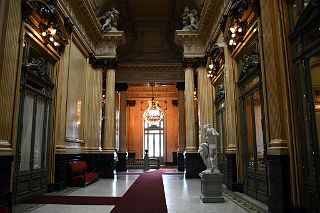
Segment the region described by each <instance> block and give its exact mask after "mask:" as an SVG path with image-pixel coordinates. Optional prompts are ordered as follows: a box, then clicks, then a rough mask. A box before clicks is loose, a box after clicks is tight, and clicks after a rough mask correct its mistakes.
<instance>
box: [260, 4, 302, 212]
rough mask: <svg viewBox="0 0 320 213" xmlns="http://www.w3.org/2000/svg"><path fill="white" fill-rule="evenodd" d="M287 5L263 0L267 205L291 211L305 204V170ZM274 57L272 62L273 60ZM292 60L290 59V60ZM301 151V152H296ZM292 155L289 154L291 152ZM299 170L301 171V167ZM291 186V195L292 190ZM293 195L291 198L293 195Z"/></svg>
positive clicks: (271, 209) (272, 210)
mask: <svg viewBox="0 0 320 213" xmlns="http://www.w3.org/2000/svg"><path fill="white" fill-rule="evenodd" d="M287 6H288V3H287V2H284V1H281V0H273V1H271V0H267V1H260V8H261V26H260V30H259V38H263V39H262V46H263V52H264V53H263V57H264V58H263V59H264V61H265V63H264V69H263V70H262V79H263V85H264V91H263V92H264V94H263V95H264V98H265V101H264V103H265V114H267V115H268V116H266V122H265V123H266V127H265V129H267V130H268V135H267V137H266V139H267V143H268V150H267V154H268V156H267V157H268V165H269V167H268V170H269V182H270V183H269V188H270V191H271V192H272V191H277V193H271V194H270V197H269V200H268V204H269V205H268V208H269V211H271V212H288V211H291V209H290V206H291V205H292V204H293V206H295V207H297V206H302V205H303V204H302V202H301V196H304V195H303V193H302V191H303V186H302V184H301V181H300V178H299V173H300V174H301V173H302V172H303V168H302V166H299V165H301V159H300V153H299V152H300V150H299V149H297V147H299V145H297V144H295V143H296V142H295V140H294V137H295V135H294V129H293V128H292V125H291V124H292V123H293V120H292V112H293V110H294V109H293V107H292V106H293V105H295V104H294V103H292V100H291V94H290V89H291V88H292V87H291V86H288V85H289V84H290V80H289V79H290V75H291V74H290V73H291V71H290V70H289V63H288V62H289V61H290V60H288V57H287V53H288V49H289V47H288V44H289V43H288V42H286V41H287V39H288V37H287V36H288V35H287V28H286V27H287V26H288V23H287V14H288V11H287V9H288V8H287ZM270 61H272V63H270ZM290 63H291V62H290ZM297 153H299V154H297ZM289 155H290V156H289ZM299 170H300V171H299ZM289 188H290V189H291V195H290V190H288V189H289ZM290 198H291V199H290Z"/></svg>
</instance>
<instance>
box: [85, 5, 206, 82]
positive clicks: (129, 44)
mask: <svg viewBox="0 0 320 213" xmlns="http://www.w3.org/2000/svg"><path fill="white" fill-rule="evenodd" d="M90 1H91V4H92V7H93V9H94V11H95V13H96V15H97V17H100V16H102V15H104V14H105V13H106V12H107V11H108V10H110V9H111V8H112V7H115V8H116V9H117V10H118V11H119V20H118V27H117V29H118V30H121V31H124V33H125V36H126V44H125V45H124V46H122V47H119V48H118V50H117V54H118V68H119V70H118V71H117V75H116V81H117V82H125V81H126V79H128V73H130V76H131V78H130V83H134V82H135V80H134V79H136V80H139V82H136V83H143V82H145V83H147V82H150V76H151V77H152V80H153V82H168V83H169V82H170V83H172V82H177V81H181V80H182V81H183V80H184V79H183V78H182V79H181V76H182V77H183V76H184V73H183V67H182V60H183V58H182V56H183V49H182V48H181V47H179V46H178V45H177V44H175V43H174V35H175V31H176V30H180V29H182V22H181V14H182V13H183V10H184V7H185V6H188V7H189V8H195V9H197V11H198V14H200V13H201V8H202V5H203V2H204V0H158V1H150V0H90ZM164 65H165V66H169V68H166V72H161V71H160V72H159V70H157V68H156V67H160V68H161V67H162V66H164ZM139 66H141V67H139ZM150 66H152V67H155V69H150ZM170 66H172V68H170ZM177 66H178V67H179V66H180V70H179V69H178V70H179V71H178V72H181V73H180V74H176V75H168V71H170V70H172V71H174V72H177ZM146 67H147V68H148V69H146ZM161 69H162V68H161ZM149 72H150V73H149ZM139 73H140V74H139ZM141 73H144V75H141ZM148 73H149V74H148ZM145 76H146V78H144V77H145ZM174 76H177V78H176V79H175V77H174Z"/></svg>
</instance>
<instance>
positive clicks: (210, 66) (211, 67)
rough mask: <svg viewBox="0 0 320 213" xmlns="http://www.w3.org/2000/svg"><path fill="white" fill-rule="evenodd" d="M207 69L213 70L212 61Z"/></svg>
mask: <svg viewBox="0 0 320 213" xmlns="http://www.w3.org/2000/svg"><path fill="white" fill-rule="evenodd" d="M209 68H210V69H211V70H212V69H213V62H212V60H211V61H210V64H209Z"/></svg>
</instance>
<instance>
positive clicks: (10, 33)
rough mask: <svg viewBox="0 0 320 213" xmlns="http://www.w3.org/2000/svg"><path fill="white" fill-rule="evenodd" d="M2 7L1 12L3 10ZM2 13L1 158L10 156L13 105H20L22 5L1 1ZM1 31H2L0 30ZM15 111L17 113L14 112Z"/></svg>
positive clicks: (0, 80) (18, 2) (13, 129)
mask: <svg viewBox="0 0 320 213" xmlns="http://www.w3.org/2000/svg"><path fill="white" fill-rule="evenodd" d="M2 7H4V8H2ZM2 9H3V11H4V13H5V14H4V19H3V20H1V21H0V24H1V25H2V28H3V29H2V31H1V32H0V33H1V36H0V38H1V44H2V45H1V46H2V47H1V50H0V112H1V116H0V126H1V128H0V155H12V154H13V150H12V145H13V140H15V138H16V137H15V134H13V133H14V132H15V131H16V129H15V126H16V125H15V124H16V122H15V120H16V119H15V118H16V116H15V113H18V112H17V110H16V107H15V105H16V104H18V103H19V102H18V101H19V89H17V88H19V85H20V84H19V82H20V74H19V73H20V72H21V71H20V69H19V66H18V63H17V62H18V59H19V55H20V54H19V46H20V45H21V47H22V42H23V39H21V38H19V36H20V30H21V27H20V26H21V20H22V18H21V1H19V0H11V1H3V2H2V5H1V10H2ZM0 29H1V28H0ZM15 111H16V112H15Z"/></svg>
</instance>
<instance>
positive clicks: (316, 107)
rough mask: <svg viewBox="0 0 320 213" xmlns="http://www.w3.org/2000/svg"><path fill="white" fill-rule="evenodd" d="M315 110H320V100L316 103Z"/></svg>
mask: <svg viewBox="0 0 320 213" xmlns="http://www.w3.org/2000/svg"><path fill="white" fill-rule="evenodd" d="M314 109H315V110H320V102H316V103H315V105H314Z"/></svg>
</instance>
